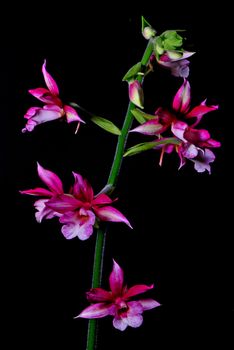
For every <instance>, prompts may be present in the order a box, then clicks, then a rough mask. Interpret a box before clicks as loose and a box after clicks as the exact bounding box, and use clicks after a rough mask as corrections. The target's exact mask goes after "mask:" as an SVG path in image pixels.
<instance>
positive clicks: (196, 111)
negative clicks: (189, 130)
mask: <svg viewBox="0 0 234 350" xmlns="http://www.w3.org/2000/svg"><path fill="white" fill-rule="evenodd" d="M218 108H219V106H218V105H213V106H207V105H206V100H204V101H203V102H202V103H201V104H200V106H197V107H194V108H193V109H192V110H191V111H190V112H189V113H188V114H186V116H185V117H186V118H193V117H195V118H196V122H195V123H194V124H193V125H192V126H193V127H194V126H196V125H197V124H198V123H199V122H200V121H201V119H202V117H203V115H204V114H206V113H209V112H212V111H216V110H217V109H218Z"/></svg>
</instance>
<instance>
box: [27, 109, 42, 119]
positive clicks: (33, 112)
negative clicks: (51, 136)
mask: <svg viewBox="0 0 234 350" xmlns="http://www.w3.org/2000/svg"><path fill="white" fill-rule="evenodd" d="M40 109H41V107H30V108H29V109H28V110H27V112H26V113H25V115H24V118H25V119H30V118H31V117H33V116H34V115H35V114H36V113H37V112H38V111H39V110H40Z"/></svg>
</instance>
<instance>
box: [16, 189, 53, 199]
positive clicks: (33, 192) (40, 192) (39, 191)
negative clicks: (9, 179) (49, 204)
mask: <svg viewBox="0 0 234 350" xmlns="http://www.w3.org/2000/svg"><path fill="white" fill-rule="evenodd" d="M20 193H21V194H29V195H31V196H43V197H44V196H45V197H52V196H53V192H51V191H49V190H46V189H45V188H41V187H36V188H33V189H32V190H24V191H20Z"/></svg>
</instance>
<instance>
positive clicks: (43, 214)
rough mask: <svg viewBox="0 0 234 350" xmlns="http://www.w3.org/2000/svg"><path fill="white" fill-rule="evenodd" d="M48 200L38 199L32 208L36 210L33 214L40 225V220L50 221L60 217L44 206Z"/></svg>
mask: <svg viewBox="0 0 234 350" xmlns="http://www.w3.org/2000/svg"><path fill="white" fill-rule="evenodd" d="M47 201H48V199H39V200H38V201H36V202H35V203H34V207H35V208H36V210H37V212H36V214H35V217H36V220H37V222H39V223H41V221H42V219H44V218H45V219H52V218H54V217H55V216H60V214H59V213H56V212H55V211H53V210H51V209H50V208H48V207H47V206H46V203H47Z"/></svg>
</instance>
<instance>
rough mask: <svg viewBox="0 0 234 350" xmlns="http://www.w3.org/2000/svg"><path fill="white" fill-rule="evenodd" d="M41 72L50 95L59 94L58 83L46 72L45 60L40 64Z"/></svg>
mask: <svg viewBox="0 0 234 350" xmlns="http://www.w3.org/2000/svg"><path fill="white" fill-rule="evenodd" d="M42 73H43V76H44V79H45V83H46V85H47V87H48V89H49V91H50V92H51V94H52V95H54V96H58V95H59V89H58V85H57V84H56V82H55V80H54V79H53V78H52V76H51V75H50V74H49V73H48V72H47V70H46V60H44V63H43V65H42Z"/></svg>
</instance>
